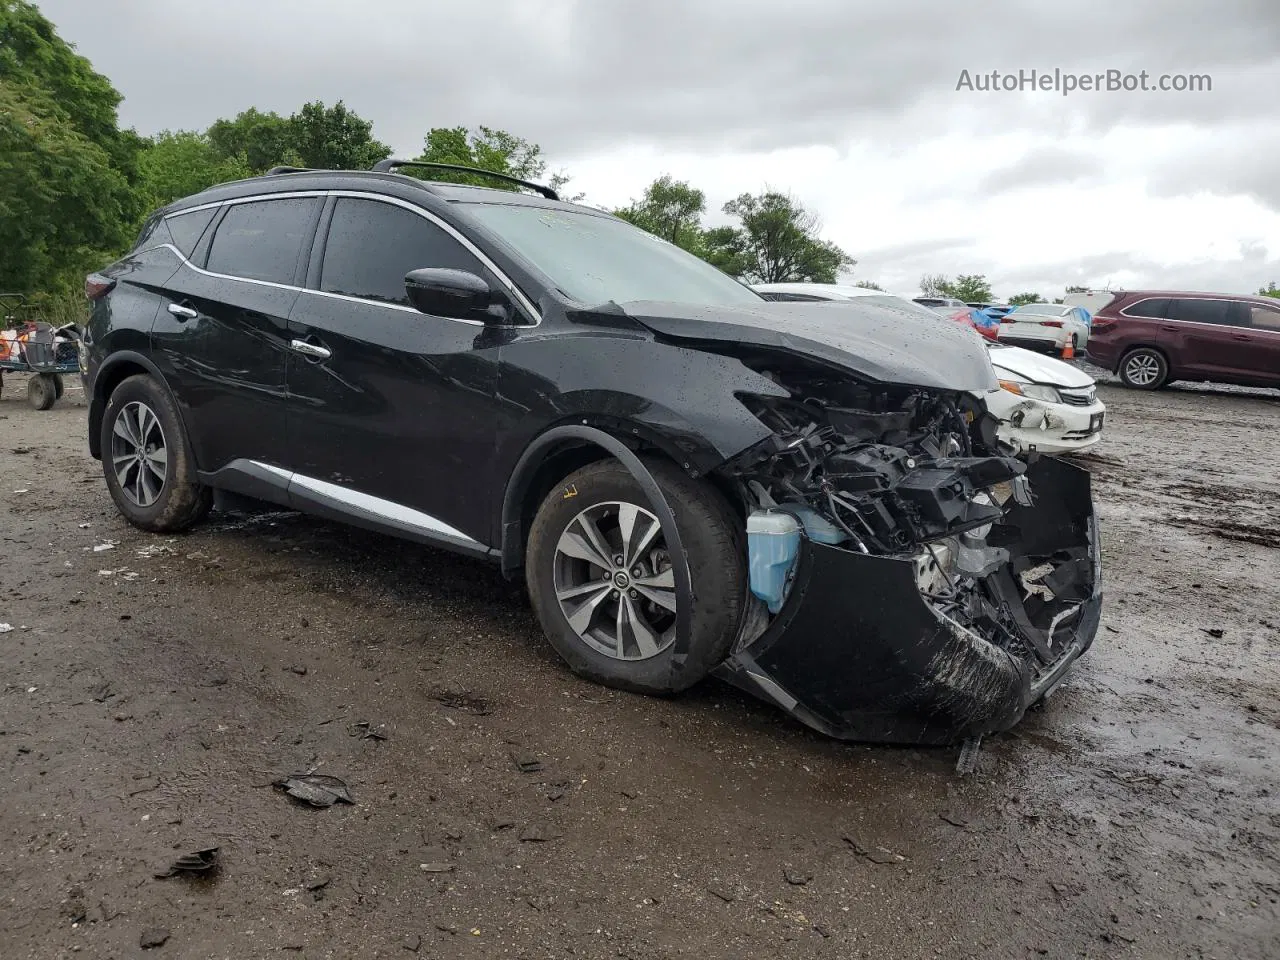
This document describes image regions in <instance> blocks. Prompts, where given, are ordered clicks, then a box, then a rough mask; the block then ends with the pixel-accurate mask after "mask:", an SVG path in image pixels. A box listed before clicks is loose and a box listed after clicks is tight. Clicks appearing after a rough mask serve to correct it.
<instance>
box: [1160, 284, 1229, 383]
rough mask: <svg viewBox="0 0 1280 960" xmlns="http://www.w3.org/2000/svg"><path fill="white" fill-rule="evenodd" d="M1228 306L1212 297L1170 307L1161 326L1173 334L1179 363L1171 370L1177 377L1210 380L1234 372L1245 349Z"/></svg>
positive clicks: (1173, 304) (1183, 300) (1184, 300)
mask: <svg viewBox="0 0 1280 960" xmlns="http://www.w3.org/2000/svg"><path fill="white" fill-rule="evenodd" d="M1230 308H1231V303H1230V301H1227V300H1218V299H1214V298H1212V297H1195V298H1190V297H1188V298H1179V299H1176V300H1173V301H1172V302H1171V303H1170V304H1169V313H1168V320H1167V321H1166V322H1165V323H1164V324H1162V325H1161V329H1162V330H1163V331H1165V332H1166V333H1172V334H1173V335H1174V336H1175V337H1176V339H1177V341H1178V343H1179V345H1180V349H1179V351H1178V352H1179V353H1180V355H1181V357H1182V360H1181V361H1180V362H1179V361H1175V362H1174V366H1175V368H1176V369H1177V371H1178V375H1179V376H1186V375H1191V376H1193V377H1201V378H1203V379H1206V380H1212V379H1213V378H1214V377H1215V376H1219V375H1222V374H1227V373H1229V372H1230V371H1231V370H1233V369H1235V367H1236V366H1237V365H1238V361H1239V360H1240V359H1241V358H1240V354H1242V353H1244V352H1245V351H1244V350H1243V349H1242V348H1243V347H1244V346H1245V345H1244V344H1243V343H1242V342H1241V341H1239V340H1237V339H1236V338H1235V337H1236V335H1237V334H1238V333H1240V330H1239V328H1237V327H1234V326H1233V325H1232V324H1231V320H1230Z"/></svg>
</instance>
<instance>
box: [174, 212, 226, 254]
mask: <svg viewBox="0 0 1280 960" xmlns="http://www.w3.org/2000/svg"><path fill="white" fill-rule="evenodd" d="M217 212H218V209H217V207H210V208H209V209H207V210H193V211H192V212H191V213H175V214H171V215H170V216H169V217H167V218H166V219H165V225H166V226H167V227H168V228H169V237H170V242H171V243H172V244H173V245H174V246H175V247H177V248H178V249H179V250H181V251H182V255H183V256H184V257H190V256H191V252H192V251H193V250H195V248H196V244H197V243H199V242H200V238H201V237H202V236H203V235H204V232H205V230H206V229H207V228H208V226H209V224H210V223H212V222H213V216H214V214H215V213H217Z"/></svg>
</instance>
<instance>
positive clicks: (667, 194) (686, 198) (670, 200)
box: [614, 174, 707, 253]
mask: <svg viewBox="0 0 1280 960" xmlns="http://www.w3.org/2000/svg"><path fill="white" fill-rule="evenodd" d="M706 209H707V197H706V194H704V193H703V192H702V191H701V190H695V189H694V188H693V187H691V186H690V185H689V184H688V183H686V182H684V181H682V180H676V179H674V178H673V177H671V176H670V175H669V174H663V175H662V176H661V177H659V178H658V179H657V180H654V181H653V183H651V184H649V186H648V187H646V188H645V191H644V195H643V196H642V197H641V198H640V199H639V200H632V201H631V204H630V205H629V206H626V207H623V208H622V209H621V210H615V211H614V215H615V216H618V217H621V218H622V219H623V220H626V221H628V222H629V223H633V224H635V225H636V226H637V227H639V228H640V229H642V230H647V231H649V232H650V233H652V234H655V235H657V236H659V237H662V239H664V240H666V241H667V242H669V243H674V244H675V245H676V246H678V247H683V248H684V249H685V250H689V251H691V252H693V253H701V252H702V249H703V243H702V215H703V213H705V212H706Z"/></svg>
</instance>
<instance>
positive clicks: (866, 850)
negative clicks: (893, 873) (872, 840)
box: [843, 834, 907, 863]
mask: <svg viewBox="0 0 1280 960" xmlns="http://www.w3.org/2000/svg"><path fill="white" fill-rule="evenodd" d="M843 839H844V842H845V843H847V844H848V845H849V846H850V848H851V849H852V850H853V852H854V853H856V854H857V855H858V856H860V857H866V858H867V859H868V860H870V861H871V862H872V863H902V862H903V861H904V860H906V859H907V858H906V857H904V856H903V855H902V854H900V853H894V852H893V851H892V850H887V849H885V848H884V847H865V846H863V845H862V844H861V843H859V842H858V841H857V840H856V839H854V838H853V837H851V836H848V835H847V834H846V835H845V837H844V838H843Z"/></svg>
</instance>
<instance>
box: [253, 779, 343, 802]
mask: <svg viewBox="0 0 1280 960" xmlns="http://www.w3.org/2000/svg"><path fill="white" fill-rule="evenodd" d="M272 786H274V787H276V788H278V789H280V790H283V791H284V792H285V793H287V794H289V796H291V797H294V798H296V799H298V800H301V801H302V802H303V803H307V804H310V805H311V806H313V807H331V806H333V805H334V804H335V803H355V801H354V800H352V799H351V793H350V791H349V790H347V785H346V783H344V782H343V781H342V780H339V779H338V778H337V777H330V776H327V775H325V774H323V773H293V774H290V775H289V776H287V777H282V778H281V779H279V780H277V781H275V783H273V784H272Z"/></svg>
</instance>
